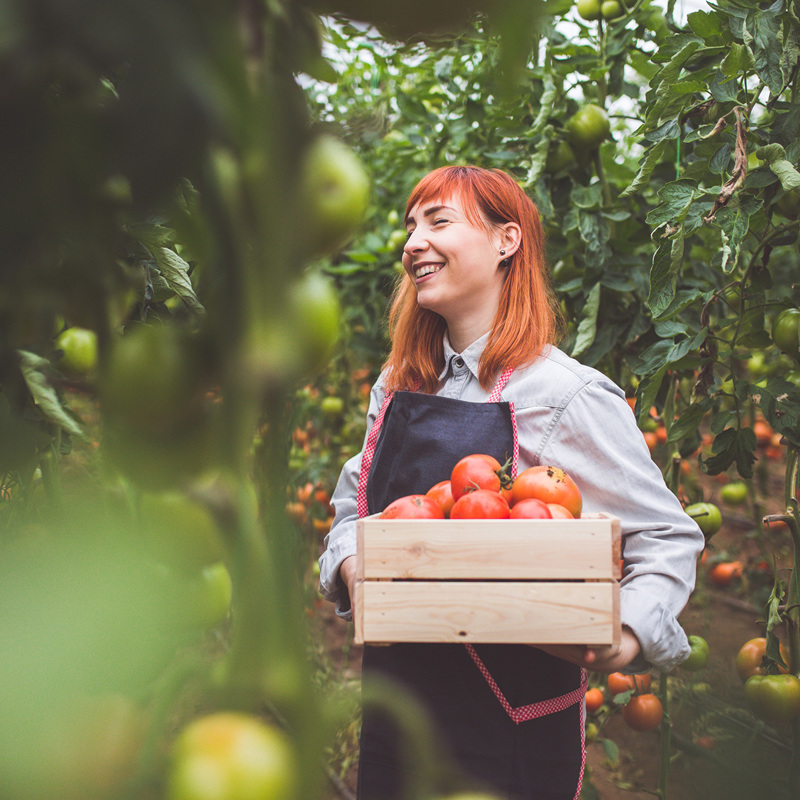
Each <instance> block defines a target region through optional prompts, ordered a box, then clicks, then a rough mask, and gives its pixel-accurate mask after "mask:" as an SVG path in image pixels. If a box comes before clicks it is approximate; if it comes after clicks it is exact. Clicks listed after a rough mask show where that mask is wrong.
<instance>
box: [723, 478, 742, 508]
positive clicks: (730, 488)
mask: <svg viewBox="0 0 800 800" xmlns="http://www.w3.org/2000/svg"><path fill="white" fill-rule="evenodd" d="M748 494H749V491H748V489H747V484H746V483H745V482H744V481H731V482H730V483H726V484H725V485H724V486H723V487H722V488H721V489H720V490H719V496H720V497H721V498H722V502H723V503H727V505H729V506H740V505H742V504H743V503H744V502H745V501H746V500H747V495H748Z"/></svg>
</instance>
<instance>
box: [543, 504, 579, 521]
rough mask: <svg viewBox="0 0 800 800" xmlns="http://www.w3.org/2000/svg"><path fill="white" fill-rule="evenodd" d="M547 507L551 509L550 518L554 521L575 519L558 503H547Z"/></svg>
mask: <svg viewBox="0 0 800 800" xmlns="http://www.w3.org/2000/svg"><path fill="white" fill-rule="evenodd" d="M547 507H548V508H549V509H550V516H551V517H552V518H553V519H575V517H573V516H572V514H570V513H569V511H567V509H566V508H564V506H561V505H559V504H558V503H547Z"/></svg>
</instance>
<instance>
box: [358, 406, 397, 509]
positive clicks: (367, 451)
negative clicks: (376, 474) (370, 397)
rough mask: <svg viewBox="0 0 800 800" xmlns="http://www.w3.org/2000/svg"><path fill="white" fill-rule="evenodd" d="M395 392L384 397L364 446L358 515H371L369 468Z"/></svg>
mask: <svg viewBox="0 0 800 800" xmlns="http://www.w3.org/2000/svg"><path fill="white" fill-rule="evenodd" d="M393 394H394V392H389V393H388V394H387V395H386V397H384V398H383V403H381V408H380V411H378V416H377V417H376V418H375V423H374V424H373V426H372V429H371V430H370V432H369V436H367V443H366V445H365V446H364V453H363V455H362V456H361V472H360V473H359V475H358V492H357V493H356V508H357V509H358V516H359V518H361V517H367V516H369V505H368V504H367V479H368V478H369V468H370V467H371V466H372V457H373V456H374V455H375V445H376V444H377V443H378V434H379V433H380V432H381V425H383V418H384V416H385V415H386V409H387V408H389V403H390V402H391V400H392V395H393Z"/></svg>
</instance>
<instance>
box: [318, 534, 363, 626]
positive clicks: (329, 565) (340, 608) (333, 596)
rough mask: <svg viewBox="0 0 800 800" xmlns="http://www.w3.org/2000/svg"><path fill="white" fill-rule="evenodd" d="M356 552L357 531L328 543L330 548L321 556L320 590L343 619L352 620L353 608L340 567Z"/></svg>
mask: <svg viewBox="0 0 800 800" xmlns="http://www.w3.org/2000/svg"><path fill="white" fill-rule="evenodd" d="M355 554H356V539H355V533H353V536H352V537H350V536H343V537H342V538H341V539H338V540H337V541H335V542H332V543H330V544H329V545H328V549H327V550H325V552H323V554H322V555H321V556H320V558H319V592H320V594H321V595H322V596H323V597H324V598H325V599H326V600H329V601H330V602H332V603H333V604H334V605H335V607H336V614H337V616H339V617H342V619H346V620H352V619H353V610H352V608H351V603H350V594H349V593H348V591H347V587H346V586H345V585H344V581H342V579H341V577H340V576H339V567H340V566H341V565H342V561H344V560H345V559H346V558H348V557H349V556H354V555H355Z"/></svg>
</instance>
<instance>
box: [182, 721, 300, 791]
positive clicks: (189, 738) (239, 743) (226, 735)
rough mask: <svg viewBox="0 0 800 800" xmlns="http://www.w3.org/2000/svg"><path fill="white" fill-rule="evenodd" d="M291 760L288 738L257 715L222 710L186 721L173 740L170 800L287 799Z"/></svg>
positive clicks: (292, 779)
mask: <svg viewBox="0 0 800 800" xmlns="http://www.w3.org/2000/svg"><path fill="white" fill-rule="evenodd" d="M295 769H296V765H295V756H294V753H293V751H292V747H291V744H290V743H289V740H288V739H287V738H286V736H285V735H284V734H283V733H282V732H281V731H280V730H279V729H278V728H276V727H274V726H273V725H269V724H267V723H266V722H263V721H261V720H260V719H258V718H257V717H254V716H251V715H249V714H243V713H238V712H233V711H220V712H216V713H214V714H209V715H208V716H205V717H201V718H199V719H196V720H194V721H193V722H190V723H189V724H188V725H187V726H186V727H185V728H184V729H183V731H182V732H181V733H180V734H179V736H178V738H177V739H176V741H175V743H174V746H173V749H172V754H171V761H170V767H169V774H168V777H167V793H166V795H167V798H168V800H289V799H290V798H293V797H294V791H295V783H296V781H295Z"/></svg>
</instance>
